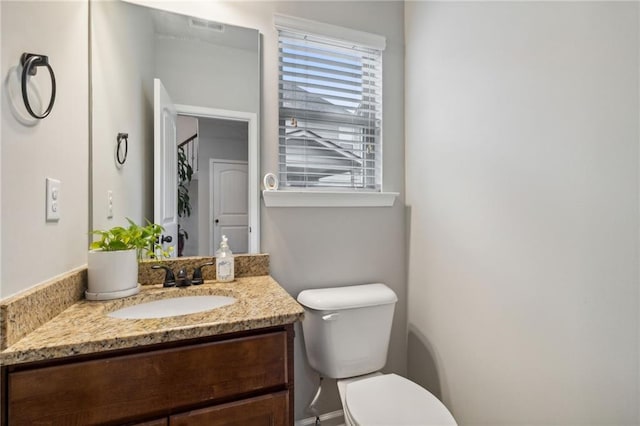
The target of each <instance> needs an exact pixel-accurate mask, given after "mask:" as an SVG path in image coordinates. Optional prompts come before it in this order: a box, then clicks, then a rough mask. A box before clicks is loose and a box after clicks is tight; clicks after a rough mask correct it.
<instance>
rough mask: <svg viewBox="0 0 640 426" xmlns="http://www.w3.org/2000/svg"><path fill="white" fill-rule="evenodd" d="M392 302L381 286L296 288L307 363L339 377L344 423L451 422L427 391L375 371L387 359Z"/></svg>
mask: <svg viewBox="0 0 640 426" xmlns="http://www.w3.org/2000/svg"><path fill="white" fill-rule="evenodd" d="M397 300H398V298H397V297H396V294H395V293H394V292H393V290H391V289H390V288H389V287H387V286H386V285H384V284H365V285H357V286H349V287H337V288H323V289H315V290H305V291H303V292H301V293H300V294H299V295H298V302H300V304H301V305H302V306H304V307H305V318H304V320H303V322H302V329H303V333H304V342H305V347H306V350H307V358H308V360H309V364H310V365H311V367H313V369H314V370H316V371H317V372H318V373H320V375H321V376H322V377H329V378H332V379H338V390H339V392H340V398H341V400H342V407H343V410H344V418H345V422H346V424H347V425H362V426H375V425H379V426H423V425H425V426H426V425H432V426H452V425H454V426H455V425H456V421H455V420H454V419H453V416H452V415H451V413H450V412H449V410H447V408H446V407H445V406H444V404H442V402H440V401H439V400H438V398H436V397H435V396H433V395H432V394H431V393H429V392H428V391H427V390H426V389H424V388H422V387H421V386H419V385H417V384H416V383H413V382H412V381H410V380H408V379H405V378H404V377H400V376H398V375H395V374H381V373H379V372H378V370H380V369H381V368H382V367H383V366H384V365H385V363H386V361H387V349H388V347H389V337H390V335H391V322H392V319H393V310H394V308H395V304H396V302H397Z"/></svg>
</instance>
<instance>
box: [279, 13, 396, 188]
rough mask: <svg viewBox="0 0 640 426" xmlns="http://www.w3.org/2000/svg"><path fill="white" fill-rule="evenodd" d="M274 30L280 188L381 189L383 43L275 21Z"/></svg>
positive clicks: (360, 35)
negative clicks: (277, 91)
mask: <svg viewBox="0 0 640 426" xmlns="http://www.w3.org/2000/svg"><path fill="white" fill-rule="evenodd" d="M276 27H277V28H278V41H279V46H278V47H279V171H280V184H281V186H282V187H284V188H285V189H287V188H288V189H298V190H300V189H305V190H306V189H324V190H337V189H347V190H357V191H360V190H362V191H378V192H379V191H381V186H382V137H381V123H382V51H383V49H384V38H382V37H380V36H376V35H372V34H368V33H361V32H359V31H354V30H349V29H344V28H340V27H335V26H332V25H326V24H319V23H315V22H311V21H303V20H298V19H296V18H288V17H282V16H276ZM345 35H346V37H345ZM363 40H364V42H363ZM371 41H373V42H371Z"/></svg>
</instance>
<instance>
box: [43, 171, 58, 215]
mask: <svg viewBox="0 0 640 426" xmlns="http://www.w3.org/2000/svg"><path fill="white" fill-rule="evenodd" d="M46 186H47V202H46V208H47V214H46V217H47V222H57V221H58V220H60V181H59V180H58V179H51V178H47V185H46Z"/></svg>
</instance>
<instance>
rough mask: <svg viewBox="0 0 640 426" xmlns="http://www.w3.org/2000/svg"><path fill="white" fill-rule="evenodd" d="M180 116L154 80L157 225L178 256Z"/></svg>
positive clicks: (154, 192) (159, 83)
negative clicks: (177, 136) (178, 124)
mask: <svg viewBox="0 0 640 426" xmlns="http://www.w3.org/2000/svg"><path fill="white" fill-rule="evenodd" d="M177 121H178V114H177V112H176V107H175V106H174V104H173V102H172V101H171V97H170V96H169V94H168V93H167V90H166V89H165V88H164V86H163V85H162V82H161V81H160V80H159V79H157V78H156V79H154V80H153V144H154V147H153V153H154V161H153V194H154V195H153V221H154V222H155V223H157V224H160V225H162V226H163V227H164V229H165V232H164V234H163V235H162V236H161V238H162V247H163V249H164V250H169V248H170V247H173V251H172V253H171V256H172V257H175V256H176V255H177V252H178V247H177V244H178V147H177V144H176V123H177Z"/></svg>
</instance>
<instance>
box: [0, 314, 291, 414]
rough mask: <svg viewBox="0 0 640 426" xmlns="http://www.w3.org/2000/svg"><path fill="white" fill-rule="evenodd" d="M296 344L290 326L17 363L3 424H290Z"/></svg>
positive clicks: (10, 379)
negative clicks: (91, 356) (46, 362)
mask: <svg viewBox="0 0 640 426" xmlns="http://www.w3.org/2000/svg"><path fill="white" fill-rule="evenodd" d="M292 342H293V327H292V325H291V324H289V325H287V326H284V327H281V328H280V330H277V329H276V330H274V329H269V330H267V331H263V332H256V333H253V334H247V333H243V334H242V335H229V336H228V338H225V339H224V340H216V341H198V342H196V343H193V342H190V343H189V344H188V345H185V346H178V347H175V344H173V345H172V347H168V348H166V349H154V350H148V349H147V350H146V351H145V350H144V348H141V352H140V353H133V354H126V355H120V356H110V357H105V358H98V359H89V360H85V361H79V362H68V363H62V364H60V363H56V364H55V365H45V366H38V367H37V368H24V369H22V368H10V369H8V371H5V372H4V374H3V379H4V380H6V386H4V387H3V388H4V389H6V390H7V392H6V395H3V396H2V398H3V403H5V402H6V407H7V408H6V410H4V412H3V416H2V418H3V422H2V423H3V424H4V425H11V426H14V425H16V426H19V425H34V424H39V425H94V424H112V425H116V424H117V425H122V424H131V425H133V424H142V425H145V424H146V425H162V424H165V425H166V424H169V425H177V424H179V425H192V424H194V425H199V424H202V425H204V424H206V425H247V426H248V425H253V424H261V425H262V424H265V425H273V426H278V425H290V424H293V418H292V417H293V416H292V411H293V359H292V358H293V356H292V354H293V349H292ZM203 407H204V408H203ZM164 418H168V421H169V422H168V423H167V422H166V420H164ZM150 419H158V420H150ZM203 419H204V420H203ZM264 419H269V421H268V422H267V421H263V420H264ZM141 421H142V422H143V423H140V422H141ZM149 421H151V423H149ZM136 422H138V423H136ZM144 422H147V423H144ZM154 422H157V423H154Z"/></svg>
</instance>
